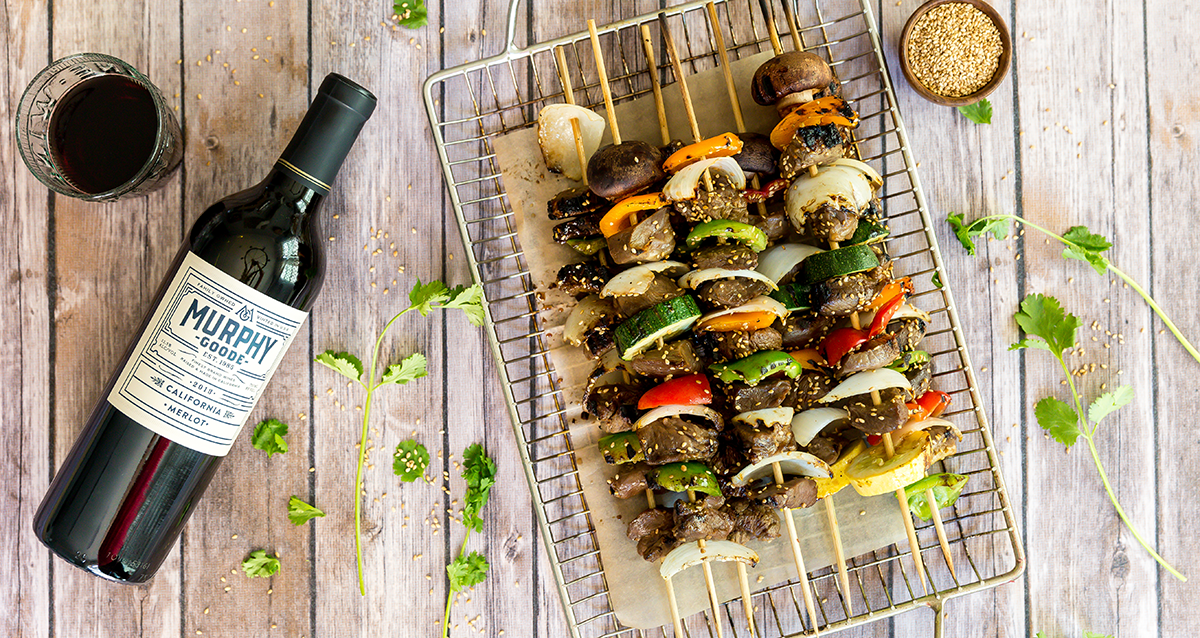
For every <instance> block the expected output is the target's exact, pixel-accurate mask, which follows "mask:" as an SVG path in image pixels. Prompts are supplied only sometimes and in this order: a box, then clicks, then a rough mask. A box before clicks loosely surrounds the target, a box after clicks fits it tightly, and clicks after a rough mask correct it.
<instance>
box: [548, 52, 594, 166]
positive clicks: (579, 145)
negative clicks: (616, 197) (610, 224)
mask: <svg viewBox="0 0 1200 638" xmlns="http://www.w3.org/2000/svg"><path fill="white" fill-rule="evenodd" d="M554 61H555V63H556V64H557V66H558V81H559V83H560V84H562V88H563V98H564V99H565V100H566V101H567V104H575V89H574V88H572V87H571V72H570V70H569V69H568V68H567V56H566V55H565V54H564V53H563V48H562V47H561V46H558V47H554ZM571 135H573V136H574V137H575V155H576V156H578V157H579V168H580V170H581V171H582V173H583V177H582V178H581V179H583V183H584V184H587V183H588V178H587V153H586V152H584V150H583V133H582V132H580V130H579V119H578V118H574V117H573V118H571Z"/></svg>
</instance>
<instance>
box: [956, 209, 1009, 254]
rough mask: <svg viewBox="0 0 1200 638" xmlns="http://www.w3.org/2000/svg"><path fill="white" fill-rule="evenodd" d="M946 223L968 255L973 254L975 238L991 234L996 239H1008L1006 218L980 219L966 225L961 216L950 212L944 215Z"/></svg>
mask: <svg viewBox="0 0 1200 638" xmlns="http://www.w3.org/2000/svg"><path fill="white" fill-rule="evenodd" d="M946 222H947V223H949V224H950V228H952V229H953V230H954V236H955V237H957V238H958V243H960V244H962V247H963V248H966V249H967V254H968V255H974V254H975V238H976V237H979V236H981V235H985V234H987V233H991V234H992V236H993V237H995V238H996V239H1004V238H1005V237H1008V229H1009V222H1008V219H1007V218H992V219H988V218H986V217H981V218H979V219H976V220H975V221H973V222H971V223H970V224H968V223H966V220H965V219H963V216H962V214H960V213H955V212H950V213H949V214H948V215H946Z"/></svg>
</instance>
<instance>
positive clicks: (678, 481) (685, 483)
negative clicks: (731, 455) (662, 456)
mask: <svg viewBox="0 0 1200 638" xmlns="http://www.w3.org/2000/svg"><path fill="white" fill-rule="evenodd" d="M654 482H655V483H656V484H657V485H658V486H659V487H661V488H663V489H664V490H667V491H670V492H686V491H688V490H691V491H693V492H701V493H704V494H712V495H713V496H720V495H721V485H720V484H719V483H717V475H716V474H713V471H712V470H710V469H708V466H706V465H704V464H703V463H697V462H695V461H684V462H683V463H671V464H668V465H663V466H662V467H659V468H658V470H657V471H656V472H655V473H654Z"/></svg>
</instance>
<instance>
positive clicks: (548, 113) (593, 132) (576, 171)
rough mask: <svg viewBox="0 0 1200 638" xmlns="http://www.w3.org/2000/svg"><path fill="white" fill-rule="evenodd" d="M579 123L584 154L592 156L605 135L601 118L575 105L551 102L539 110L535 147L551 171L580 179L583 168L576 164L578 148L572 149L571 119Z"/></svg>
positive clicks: (573, 144)
mask: <svg viewBox="0 0 1200 638" xmlns="http://www.w3.org/2000/svg"><path fill="white" fill-rule="evenodd" d="M572 119H574V120H577V121H578V122H579V136H580V138H581V139H582V140H583V156H584V157H585V158H587V157H591V156H592V154H593V153H595V152H596V149H597V148H600V138H601V136H603V135H604V127H605V125H604V118H602V117H600V116H599V115H596V114H595V113H593V112H592V111H589V110H588V109H585V108H583V107H582V106H576V105H574V104H551V105H550V106H547V107H546V108H544V109H542V110H541V112H539V113H538V120H537V123H538V146H540V147H541V148H542V157H543V158H544V159H545V160H546V166H548V167H550V170H552V171H559V172H561V173H562V174H563V175H566V176H567V177H569V178H571V179H573V180H575V181H580V180H582V179H583V172H584V167H583V166H580V165H579V151H577V150H576V149H575V132H574V130H573V129H572V128H571V120H572Z"/></svg>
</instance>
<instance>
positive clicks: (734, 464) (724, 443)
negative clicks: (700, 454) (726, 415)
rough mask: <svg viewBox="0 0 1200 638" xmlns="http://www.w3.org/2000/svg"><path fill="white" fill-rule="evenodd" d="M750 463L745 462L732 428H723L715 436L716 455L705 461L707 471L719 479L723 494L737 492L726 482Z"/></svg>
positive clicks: (744, 456)
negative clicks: (710, 471)
mask: <svg viewBox="0 0 1200 638" xmlns="http://www.w3.org/2000/svg"><path fill="white" fill-rule="evenodd" d="M749 464H750V462H749V461H747V460H746V455H745V454H744V453H743V452H742V449H741V446H740V445H738V436H737V434H735V433H734V431H733V428H732V427H729V428H725V429H724V430H722V431H721V433H720V434H719V435H718V436H717V453H716V454H714V455H713V456H712V458H710V459H708V460H707V461H705V465H707V466H708V469H710V470H712V471H713V474H716V475H717V478H718V479H721V491H722V492H724V493H725V494H731V493H736V492H738V491H739V490H738V489H737V488H735V487H733V486H732V485H729V484H728V480H729V479H730V478H732V477H733V475H735V474H737V473H738V472H741V471H742V469H744V468H745V467H746V466H747V465H749Z"/></svg>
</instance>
